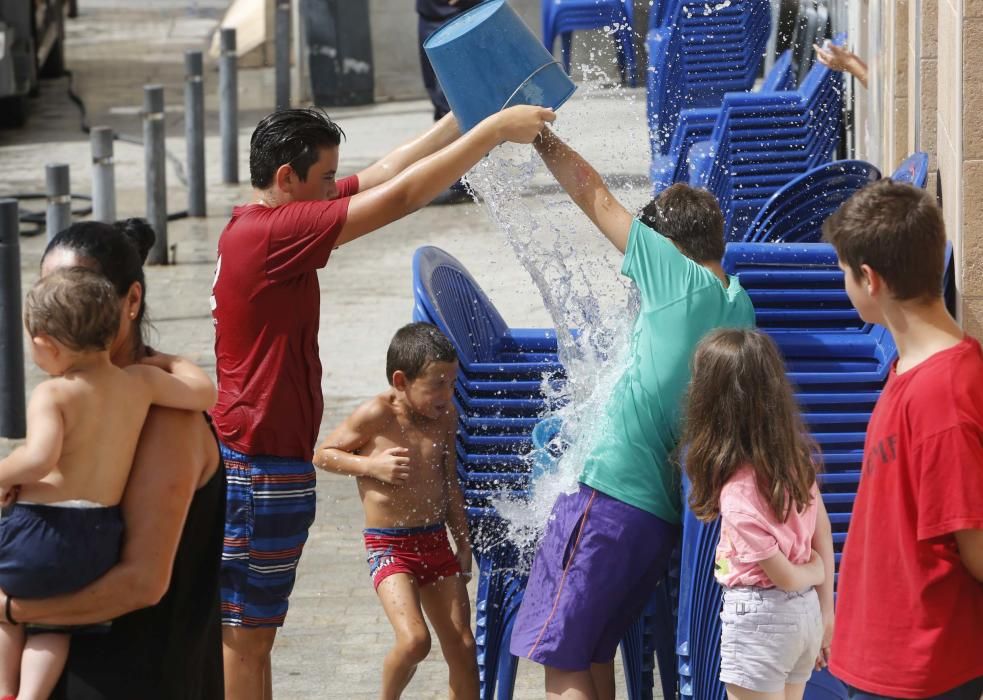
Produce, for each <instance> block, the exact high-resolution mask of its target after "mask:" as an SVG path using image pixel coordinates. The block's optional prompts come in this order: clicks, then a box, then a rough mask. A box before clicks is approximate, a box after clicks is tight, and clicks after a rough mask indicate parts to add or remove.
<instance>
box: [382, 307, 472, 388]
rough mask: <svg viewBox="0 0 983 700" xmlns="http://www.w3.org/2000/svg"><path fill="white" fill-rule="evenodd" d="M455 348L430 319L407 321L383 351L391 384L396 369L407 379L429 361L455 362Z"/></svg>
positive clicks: (413, 376) (425, 366) (420, 370)
mask: <svg viewBox="0 0 983 700" xmlns="http://www.w3.org/2000/svg"><path fill="white" fill-rule="evenodd" d="M456 360H457V351H456V350H455V349H454V345H453V344H452V343H451V341H450V340H448V339H447V336H446V335H444V334H443V333H441V332H440V330H439V329H438V328H437V326H435V325H433V324H432V323H423V322H419V323H410V324H409V325H406V326H403V327H402V328H400V329H399V330H398V331H396V335H394V336H393V339H392V341H391V342H390V343H389V352H388V353H387V354H386V376H387V377H388V379H389V383H390V384H392V381H393V374H395V373H396V371H397V370H399V371H401V372H402V373H403V374H405V375H406V378H407V379H409V380H410V381H412V380H414V379H416V378H417V377H419V376H420V375H421V374H422V373H423V371H424V370H425V369H426V368H427V366H428V365H429V364H431V363H432V362H454V361H456Z"/></svg>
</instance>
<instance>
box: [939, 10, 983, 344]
mask: <svg viewBox="0 0 983 700" xmlns="http://www.w3.org/2000/svg"><path fill="white" fill-rule="evenodd" d="M944 1H945V2H950V3H951V2H953V1H954V0H939V2H944ZM961 4H962V5H963V7H962V8H961V9H962V14H961V16H959V17H958V19H959V20H961V21H960V24H958V25H956V29H957V30H958V33H959V36H960V41H959V45H960V53H961V60H962V66H963V70H962V80H961V81H960V82H961V87H962V91H961V93H962V94H961V100H960V105H959V106H960V107H961V112H960V113H957V115H956V116H957V117H958V118H959V119H960V121H961V124H960V136H961V138H962V147H961V153H960V157H961V162H960V163H958V164H954V165H956V166H957V167H958V169H957V170H955V171H954V173H953V174H954V176H955V177H958V178H959V181H960V183H959V187H958V188H956V187H953V189H958V190H959V191H960V199H959V209H960V211H959V214H958V217H959V218H958V224H957V225H958V226H959V227H960V228H959V231H960V234H961V236H960V238H961V241H960V242H961V252H962V262H963V265H962V290H961V291H962V294H963V297H962V301H963V303H962V309H961V311H962V315H963V319H964V321H965V325H966V327H967V328H968V329H970V331H971V332H972V333H974V335H977V336H980V335H981V334H983V0H963V2H962V3H961ZM950 9H953V11H955V9H956V8H950ZM941 21H942V20H941V18H940V23H939V31H940V36H941V27H942V25H941ZM943 70H944V67H943V65H942V63H941V61H940V63H939V74H940V76H941V75H943V74H944V73H943V72H942V71H943ZM941 82H944V81H942V80H940V83H941ZM947 206H948V205H947ZM947 223H948V222H947Z"/></svg>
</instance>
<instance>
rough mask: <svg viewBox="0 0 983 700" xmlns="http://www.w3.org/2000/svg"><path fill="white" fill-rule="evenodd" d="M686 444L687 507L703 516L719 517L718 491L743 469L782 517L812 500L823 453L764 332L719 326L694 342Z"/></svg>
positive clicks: (709, 518)
mask: <svg viewBox="0 0 983 700" xmlns="http://www.w3.org/2000/svg"><path fill="white" fill-rule="evenodd" d="M682 444H683V445H684V449H685V453H686V456H685V460H686V465H685V467H686V474H687V476H689V479H690V483H691V486H692V488H691V490H690V495H689V502H690V507H691V508H692V509H693V514H694V515H696V517H697V518H699V519H701V520H713V519H714V518H716V517H717V516H718V515H719V514H720V492H721V490H722V489H723V487H724V485H725V484H726V483H727V482H728V481H730V479H731V478H732V477H733V476H734V474H736V473H737V471H738V470H740V469H741V468H742V467H744V466H750V467H751V469H753V470H754V479H755V482H756V484H757V487H758V491H759V492H760V493H761V496H762V497H763V498H764V500H765V501H766V502H767V503H768V504H769V505H770V506H771V508H772V511H773V512H774V514H775V517H776V518H778V520H779V521H781V522H785V520H786V519H787V518H788V515H789V513H791V512H792V509H793V508H795V509H796V510H797V511H799V512H801V511H802V510H804V509H805V508H806V507H807V506H808V505H809V504H810V502H811V501H812V486H813V484H814V483H815V481H816V470H817V468H818V465H819V464H820V455H819V451H818V449H817V447H816V445H815V443H813V441H812V440H811V439H810V438H809V435H808V434H807V433H806V429H805V426H804V425H803V423H802V417H801V416H800V415H799V407H798V405H797V404H796V401H795V395H794V394H793V393H792V386H791V385H790V384H789V381H788V378H787V377H786V375H785V363H784V362H783V361H782V356H781V354H780V353H779V351H778V347H777V346H776V345H775V342H774V341H773V340H772V339H771V338H769V337H768V336H767V335H765V334H764V333H761V332H759V331H753V330H739V329H728V330H717V331H714V332H712V333H710V334H709V335H707V336H706V337H705V338H704V339H703V340H702V341H701V342H700V344H699V345H698V346H697V348H696V353H695V354H694V355H693V377H692V380H691V382H690V388H689V400H688V405H687V408H686V424H685V429H684V435H683V442H682Z"/></svg>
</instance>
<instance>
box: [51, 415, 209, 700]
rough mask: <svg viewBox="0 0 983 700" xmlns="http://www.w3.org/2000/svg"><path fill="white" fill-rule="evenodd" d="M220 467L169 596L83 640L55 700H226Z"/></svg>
mask: <svg viewBox="0 0 983 700" xmlns="http://www.w3.org/2000/svg"><path fill="white" fill-rule="evenodd" d="M206 419H207V416H206ZM209 425H211V422H210V421H209ZM213 433H214V430H213ZM219 460H220V461H219V466H218V469H216V470H215V474H214V475H213V476H212V478H211V479H209V480H208V482H207V483H206V484H205V485H204V486H202V487H201V488H199V489H198V490H197V491H196V492H195V495H194V497H193V498H192V499H191V506H190V508H189V510H188V517H187V520H186V521H185V523H184V530H183V531H182V532H181V541H180V543H179V544H178V550H177V554H176V556H175V558H174V570H173V572H172V573H171V585H170V588H168V590H167V593H165V594H164V597H163V598H162V599H161V601H160V602H159V603H158V604H157V605H154V606H152V607H149V608H142V609H140V610H135V611H133V612H131V613H128V614H126V615H123V616H122V617H119V618H117V619H116V620H114V621H113V625H112V629H111V630H110V631H109V632H108V633H106V634H89V635H76V636H75V637H74V638H73V639H72V646H71V652H70V654H69V658H68V664H67V666H66V667H65V673H64V674H63V675H62V679H61V682H60V683H59V685H58V688H57V689H56V690H55V693H54V694H53V695H52V696H51V697H52V698H54V699H57V700H117V699H118V700H124V699H125V700H135V699H139V700H158V699H159V700H175V699H178V698H179V699H180V700H222V698H223V697H224V696H225V691H224V681H223V675H222V626H221V616H220V612H219V565H220V563H221V560H222V538H223V533H224V529H225V466H224V464H222V463H221V455H220V456H219Z"/></svg>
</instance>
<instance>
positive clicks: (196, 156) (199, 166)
mask: <svg viewBox="0 0 983 700" xmlns="http://www.w3.org/2000/svg"><path fill="white" fill-rule="evenodd" d="M202 66H203V64H202V58H201V51H185V52H184V71H185V73H186V74H187V76H186V77H187V81H186V82H185V84H184V129H185V137H186V141H187V142H188V216H205V92H204V85H203V84H202V72H203V71H202Z"/></svg>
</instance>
